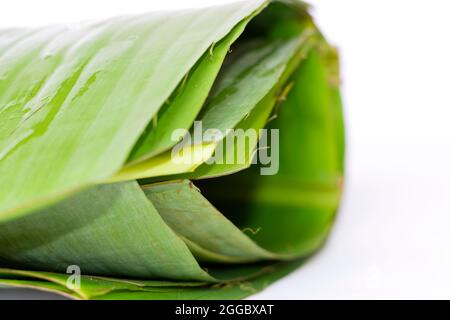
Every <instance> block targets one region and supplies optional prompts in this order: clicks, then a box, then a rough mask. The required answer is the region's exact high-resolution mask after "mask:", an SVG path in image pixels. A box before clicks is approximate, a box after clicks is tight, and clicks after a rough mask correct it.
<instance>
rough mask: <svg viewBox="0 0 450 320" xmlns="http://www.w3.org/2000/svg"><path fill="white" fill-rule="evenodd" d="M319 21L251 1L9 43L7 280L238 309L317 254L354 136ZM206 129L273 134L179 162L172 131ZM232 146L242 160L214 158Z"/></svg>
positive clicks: (3, 246)
mask: <svg viewBox="0 0 450 320" xmlns="http://www.w3.org/2000/svg"><path fill="white" fill-rule="evenodd" d="M308 9H309V7H308V6H307V5H306V4H304V3H303V2H299V1H286V0H284V1H265V0H251V1H245V2H237V3H233V4H228V5H222V6H216V7H211V8H205V9H195V10H185V11H179V12H155V13H147V14H142V15H137V16H123V17H117V18H112V19H109V20H105V21H101V22H96V23H89V24H86V25H83V26H82V27H78V28H70V27H63V26H52V27H43V28H40V29H10V30H2V31H0V123H1V126H0V181H1V183H0V285H4V286H7V287H25V288H33V289H38V290H45V291H50V292H56V293H58V294H61V295H64V296H67V297H70V298H74V299H236V298H244V297H246V296H249V295H251V294H253V293H255V292H258V291H260V290H262V289H264V288H265V287H266V286H268V285H269V284H270V283H272V282H274V281H276V280H277V279H279V278H281V277H283V276H284V275H286V274H288V273H289V272H291V271H292V270H294V269H295V268H297V267H299V266H300V265H301V264H302V263H303V262H304V261H305V260H306V259H308V258H309V257H310V256H311V255H313V254H314V253H315V252H316V251H317V250H318V249H320V248H321V247H322V246H323V245H324V243H325V241H326V239H327V236H328V234H329V232H330V229H331V227H332V225H333V221H334V219H335V215H336V212H337V210H338V207H339V201H340V197H341V193H342V186H343V173H344V125H343V114H342V106H341V99H340V95H339V63H338V56H337V51H336V49H335V48H333V47H332V46H331V45H329V44H328V43H327V41H326V40H325V38H324V37H323V36H322V34H321V33H320V31H319V30H318V29H317V27H316V26H315V24H314V22H313V19H312V18H311V16H310V15H309V13H308ZM197 123H201V124H202V129H201V133H206V132H208V130H210V129H214V130H219V131H220V130H223V131H225V130H229V129H235V130H242V131H244V130H253V131H252V132H258V134H256V135H255V136H237V137H235V138H233V139H225V138H224V137H222V138H214V137H212V138H207V139H201V140H195V139H194V141H191V142H193V143H191V144H189V145H188V146H187V147H186V148H184V149H183V151H184V152H183V153H182V154H176V155H175V156H174V150H175V149H176V148H178V147H179V143H178V142H179V141H177V140H176V139H173V133H174V131H177V130H180V129H181V130H184V131H183V132H187V133H192V132H194V131H195V124H197ZM261 129H267V130H272V131H273V132H275V131H276V130H278V131H276V132H279V137H278V139H279V143H275V142H276V141H275V140H273V141H271V145H270V154H271V155H272V156H274V155H277V160H278V163H277V168H276V172H275V173H276V174H263V172H264V170H266V171H267V168H264V166H263V165H261V164H258V163H256V164H255V163H254V159H255V154H256V153H257V152H259V151H260V150H261V148H260V146H259V143H260V142H261V140H262V139H263V138H264V136H263V134H262V133H261V134H260V132H263V131H261ZM272 131H271V132H272ZM266 132H267V131H266ZM187 133H185V135H184V137H185V136H187ZM181 138H183V137H181ZM266 138H267V137H266ZM230 141H231V142H230ZM226 143H228V144H231V145H232V146H234V148H233V149H232V150H233V151H232V152H228V153H227V154H226V157H229V158H230V159H233V160H235V161H230V162H228V161H227V162H220V161H216V162H214V161H209V160H211V159H213V158H214V157H216V156H218V155H220V153H221V150H223V148H224V146H225V144H226ZM226 150H229V149H226ZM267 152H269V151H267ZM242 154H243V156H241V155H242ZM238 158H239V161H237V160H236V159H238ZM73 266H76V267H77V268H79V270H80V275H79V278H78V281H79V285H69V283H71V281H72V280H73V279H74V278H73V277H72V274H71V273H70V272H69V270H70V268H72V267H73Z"/></svg>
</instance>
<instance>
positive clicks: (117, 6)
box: [0, 0, 450, 299]
mask: <svg viewBox="0 0 450 320" xmlns="http://www.w3.org/2000/svg"><path fill="white" fill-rule="evenodd" d="M224 2H229V1H226V0H223V1H206V0H204V1H201V0H197V1H195V0H191V1H186V0H179V1H175V0H165V1H150V0H142V1H138V0H126V1H119V0H117V1H115V0H109V1H98V0H97V1H96V0H88V1H84V0H73V1H68V0H65V1H61V0H40V1H33V0H14V1H9V0H7V1H5V0H2V3H1V6H2V9H1V11H0V27H1V28H4V27H11V26H23V25H33V26H34V25H43V24H49V23H68V22H76V21H80V20H86V19H94V18H100V17H109V16H112V15H117V14H124V13H133V12H144V11H149V10H153V9H161V8H164V9H171V8H180V7H195V6H205V5H209V4H213V3H224ZM310 3H312V4H313V5H314V7H315V9H314V11H313V13H314V16H315V17H316V19H317V22H318V24H319V26H320V27H321V29H322V31H323V32H324V33H325V35H326V36H327V37H328V38H329V40H330V41H331V42H333V43H334V44H336V45H338V46H339V48H340V52H341V56H342V81H343V96H344V102H345V112H346V121H347V140H348V161H347V169H348V172H347V173H348V175H347V183H346V191H345V197H344V201H343V206H342V209H341V212H340V215H339V218H338V221H337V224H336V227H335V229H334V231H333V233H332V236H331V238H330V240H329V243H328V245H327V246H326V247H325V248H324V250H322V251H321V252H320V253H319V254H318V255H317V256H316V257H314V258H313V259H312V260H310V261H309V262H308V263H307V264H306V265H305V266H303V267H302V268H300V269H298V270H297V271H296V272H294V273H293V274H291V275H289V276H288V277H286V278H284V279H283V280H281V281H279V282H277V283H276V284H274V285H272V286H270V287H269V288H268V289H266V290H265V291H264V292H262V293H260V294H257V295H255V296H253V298H256V299H315V298H324V299H329V298H331V299H348V298H360V299H365V298H375V299H391V298H450V182H449V180H450V169H449V167H450V124H449V123H450V94H449V93H450V39H449V38H450V37H449V35H450V18H448V16H449V13H450V2H448V1H445V0H428V1H423V0H419V1H414V0H409V1H408V0H404V1H402V0H390V1H387V0H340V1H333V0H310ZM13 296H14V297H18V296H20V297H30V295H29V293H27V292H24V291H17V290H15V291H5V290H1V291H0V299H2V298H7V297H10V298H11V297H13ZM35 297H38V296H36V295H35ZM40 297H44V295H42V296H40Z"/></svg>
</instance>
